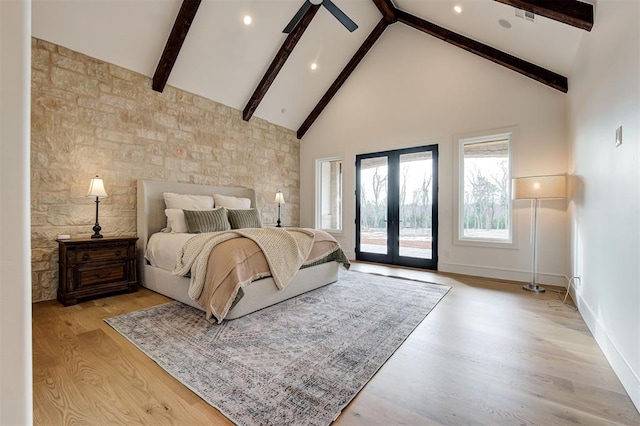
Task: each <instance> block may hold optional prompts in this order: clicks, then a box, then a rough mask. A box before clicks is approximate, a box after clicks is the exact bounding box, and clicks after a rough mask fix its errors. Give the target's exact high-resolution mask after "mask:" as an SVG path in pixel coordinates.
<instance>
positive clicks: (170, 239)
mask: <svg viewBox="0 0 640 426" xmlns="http://www.w3.org/2000/svg"><path fill="white" fill-rule="evenodd" d="M196 235H198V234H182V233H167V232H156V233H155V234H153V235H151V238H149V241H148V242H147V250H146V252H145V254H144V258H145V259H147V260H148V261H149V263H150V264H151V266H155V267H157V268H160V269H164V270H165V271H169V272H171V271H173V269H174V268H175V266H176V259H177V257H178V252H179V251H180V249H181V248H182V246H183V245H184V243H186V242H187V241H188V240H189V239H191V238H193V237H195V236H196Z"/></svg>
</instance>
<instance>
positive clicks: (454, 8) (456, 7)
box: [453, 4, 462, 13]
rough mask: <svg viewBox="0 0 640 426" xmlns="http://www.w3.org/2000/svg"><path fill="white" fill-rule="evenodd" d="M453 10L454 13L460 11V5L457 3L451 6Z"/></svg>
mask: <svg viewBox="0 0 640 426" xmlns="http://www.w3.org/2000/svg"><path fill="white" fill-rule="evenodd" d="M453 11H454V12H455V13H462V6H460V5H459V4H457V5H455V6H453Z"/></svg>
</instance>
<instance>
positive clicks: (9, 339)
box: [0, 0, 32, 425]
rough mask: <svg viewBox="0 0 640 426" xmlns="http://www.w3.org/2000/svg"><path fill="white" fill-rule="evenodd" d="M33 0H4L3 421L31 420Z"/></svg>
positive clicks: (0, 109) (0, 103) (0, 72)
mask: <svg viewBox="0 0 640 426" xmlns="http://www.w3.org/2000/svg"><path fill="white" fill-rule="evenodd" d="M30 70H31V3H30V2H29V1H27V0H2V1H0V205H1V206H2V208H1V209H0V260H1V262H2V263H1V265H2V266H1V269H0V294H2V297H0V424H1V425H22V424H30V423H31V421H32V404H31V251H30V250H31V249H30V247H31V246H30V239H29V237H30V232H29V217H30V210H29V209H30V202H29V135H30V130H29V127H30V120H29V117H30V99H31V95H30V88H31V71H30Z"/></svg>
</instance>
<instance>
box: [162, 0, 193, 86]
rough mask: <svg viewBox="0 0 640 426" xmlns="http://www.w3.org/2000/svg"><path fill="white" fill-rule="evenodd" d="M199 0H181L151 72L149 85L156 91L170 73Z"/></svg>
mask: <svg viewBox="0 0 640 426" xmlns="http://www.w3.org/2000/svg"><path fill="white" fill-rule="evenodd" d="M200 2H201V0H183V2H182V6H180V11H179V12H178V16H177V17H176V21H175V22H174V23H173V28H172V29H171V33H170V34H169V39H168V40H167V44H166V45H165V46H164V51H163V52H162V56H161V57H160V62H158V66H157V67H156V72H155V73H154V74H153V83H152V85H151V87H152V88H153V90H155V91H156V92H162V91H163V90H164V86H165V85H166V84H167V80H168V79H169V74H171V70H172V69H173V66H174V65H175V63H176V59H178V54H179V53H180V49H181V48H182V44H183V43H184V39H185V38H186V37H187V33H188V32H189V28H191V24H192V23H193V18H195V16H196V12H197V11H198V7H200Z"/></svg>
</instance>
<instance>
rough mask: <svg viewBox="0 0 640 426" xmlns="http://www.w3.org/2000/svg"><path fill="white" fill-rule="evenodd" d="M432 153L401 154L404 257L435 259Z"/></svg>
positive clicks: (401, 237)
mask: <svg viewBox="0 0 640 426" xmlns="http://www.w3.org/2000/svg"><path fill="white" fill-rule="evenodd" d="M432 167H433V164H432V153H431V151H427V152H417V153H415V154H402V155H400V199H399V204H400V227H399V228H400V237H399V242H400V251H399V254H400V256H407V257H416V258H419V259H432V251H431V242H432V240H433V227H432V226H431V220H432V217H431V211H432V208H433V185H432V184H431V182H432V179H433V169H432Z"/></svg>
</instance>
